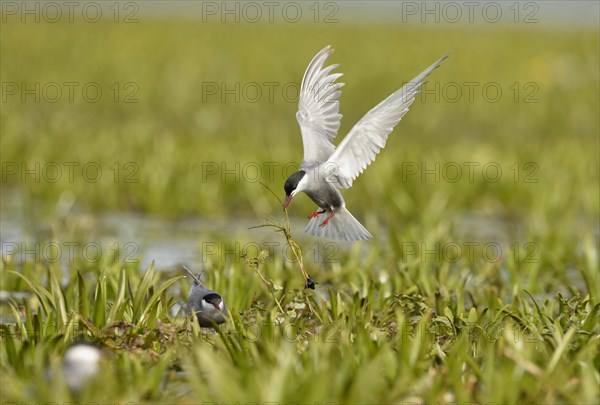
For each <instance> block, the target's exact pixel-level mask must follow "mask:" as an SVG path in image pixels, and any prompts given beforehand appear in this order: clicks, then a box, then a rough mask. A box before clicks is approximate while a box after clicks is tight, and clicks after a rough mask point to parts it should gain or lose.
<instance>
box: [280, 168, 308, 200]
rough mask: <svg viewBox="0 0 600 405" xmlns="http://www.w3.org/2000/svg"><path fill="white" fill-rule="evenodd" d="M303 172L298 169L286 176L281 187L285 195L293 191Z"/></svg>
mask: <svg viewBox="0 0 600 405" xmlns="http://www.w3.org/2000/svg"><path fill="white" fill-rule="evenodd" d="M305 174H306V172H304V171H302V170H300V171H297V172H296V173H294V174H292V175H291V176H290V177H288V179H287V180H286V181H285V184H284V186H283V189H284V190H285V195H290V194H292V191H294V190H295V189H296V187H298V183H300V180H302V178H303V177H304V175H305Z"/></svg>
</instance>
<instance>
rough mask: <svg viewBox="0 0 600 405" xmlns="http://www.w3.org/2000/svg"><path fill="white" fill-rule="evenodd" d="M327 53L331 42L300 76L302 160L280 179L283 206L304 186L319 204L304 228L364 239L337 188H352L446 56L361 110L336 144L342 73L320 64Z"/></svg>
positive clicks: (334, 236)
mask: <svg viewBox="0 0 600 405" xmlns="http://www.w3.org/2000/svg"><path fill="white" fill-rule="evenodd" d="M332 53H333V49H332V48H331V47H330V46H327V47H325V48H323V49H322V50H321V51H320V52H319V53H318V54H317V55H316V56H315V57H314V58H313V60H312V61H311V62H310V63H309V64H308V67H307V68H306V72H305V73H304V77H303V78H302V85H301V86H300V97H299V108H298V112H297V113H296V119H297V120H298V123H299V124H300V131H301V132H302V143H303V144H304V159H303V160H302V164H301V165H300V170H299V171H297V172H296V173H294V174H292V175H291V176H290V177H289V178H288V179H287V181H286V182H285V185H284V189H285V194H286V199H285V203H284V207H285V208H286V209H287V207H288V205H289V204H290V202H291V201H292V198H293V197H294V196H295V195H296V194H298V193H299V192H301V191H303V192H304V193H306V194H308V196H309V197H310V199H311V200H313V201H314V203H315V204H317V205H318V206H319V209H318V210H317V211H316V212H314V213H313V214H311V215H310V216H309V218H310V222H309V223H308V225H307V226H306V229H305V230H304V231H305V232H310V233H311V234H313V235H315V236H319V237H324V238H331V239H340V240H346V241H358V240H366V239H370V238H372V236H371V234H370V233H369V231H367V230H366V229H365V227H364V226H362V224H361V223H360V222H358V220H357V219H356V218H354V217H353V216H352V214H351V213H350V211H348V210H347V209H346V203H345V202H344V198H343V197H342V194H341V193H340V191H339V189H340V188H349V187H351V186H352V182H353V181H354V180H355V179H356V178H357V177H358V175H359V174H361V173H362V172H363V171H364V170H365V169H366V167H367V166H368V165H369V164H370V163H371V162H373V160H375V157H376V156H377V154H378V153H379V151H380V150H381V149H382V148H383V147H385V143H386V141H387V137H388V135H389V133H390V132H392V130H393V129H394V127H395V126H396V124H398V122H400V119H401V118H402V117H403V116H404V114H406V113H407V112H408V108H409V107H410V105H411V104H412V103H413V101H415V97H416V95H417V94H418V93H419V89H420V88H421V86H422V85H423V84H424V83H425V82H424V79H425V77H426V76H427V75H429V73H431V71H432V70H434V69H435V68H436V67H438V66H439V65H440V63H442V61H443V60H444V59H446V56H444V57H443V58H441V59H439V60H438V61H437V62H435V63H434V64H433V65H431V66H429V67H428V68H427V69H425V70H424V71H423V72H421V73H420V74H419V75H418V76H417V77H415V78H414V79H412V80H411V81H410V82H408V83H407V84H406V85H405V86H403V87H402V88H401V89H400V90H398V91H396V92H394V93H393V94H392V95H390V96H389V97H388V98H386V99H385V100H383V101H382V102H381V103H379V104H378V105H377V106H375V107H374V108H373V109H372V110H371V111H369V112H368V113H366V114H365V115H364V116H363V117H362V118H361V119H360V121H358V122H357V123H356V125H354V127H353V128H352V129H351V130H350V132H349V133H348V135H346V137H345V138H344V140H343V141H342V142H341V143H340V144H339V145H338V147H337V148H336V147H335V146H334V145H333V143H332V141H333V139H334V138H335V136H336V134H337V131H338V130H339V128H340V120H341V118H342V115H341V114H339V106H340V105H339V96H340V94H341V90H340V89H341V87H342V86H343V85H344V84H343V83H336V80H337V79H338V78H340V77H341V76H342V74H341V73H332V71H333V70H334V69H336V68H337V67H338V66H339V65H329V66H327V67H324V66H325V62H326V61H327V58H328V57H329V56H330V55H331V54H332Z"/></svg>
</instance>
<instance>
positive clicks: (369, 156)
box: [323, 56, 446, 188]
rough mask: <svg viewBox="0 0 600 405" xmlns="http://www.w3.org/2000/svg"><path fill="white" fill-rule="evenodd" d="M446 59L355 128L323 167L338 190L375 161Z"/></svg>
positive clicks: (361, 120)
mask: <svg viewBox="0 0 600 405" xmlns="http://www.w3.org/2000/svg"><path fill="white" fill-rule="evenodd" d="M444 59H446V56H444V57H443V58H441V59H439V60H438V61H436V62H435V63H434V64H432V65H431V66H429V67H428V68H427V69H425V70H424V71H423V72H421V73H420V74H419V75H418V76H417V77H415V78H414V79H412V80H411V81H410V82H408V83H407V84H406V85H404V86H403V87H402V88H401V89H400V90H398V91H396V92H394V93H393V94H391V95H390V96H389V97H388V98H386V99H385V100H383V101H382V102H381V103H379V104H378V105H377V106H375V107H374V108H373V109H371V110H370V111H369V112H368V113H366V114H365V115H364V116H363V117H362V118H361V119H360V121H358V122H357V123H356V125H354V127H353V128H352V129H351V130H350V132H349V133H348V135H346V137H345V138H344V140H343V141H342V142H341V143H340V145H339V146H338V148H337V149H336V150H335V152H333V154H332V155H331V156H330V157H329V159H328V160H327V161H326V162H325V163H324V165H323V167H324V168H325V170H327V172H328V173H327V179H328V181H329V182H332V183H333V184H335V185H336V186H337V187H340V188H348V187H350V186H352V182H353V181H354V180H355V179H356V178H357V177H358V176H359V175H360V174H361V173H362V172H363V171H364V170H365V169H366V168H367V166H368V165H369V164H370V163H371V162H373V161H374V160H375V158H376V157H377V154H378V153H379V151H380V150H381V149H383V147H384V146H385V143H386V141H387V138H388V135H389V134H390V132H392V130H393V129H394V127H395V126H396V125H397V124H398V122H400V119H402V117H403V116H404V115H405V114H406V113H407V112H408V109H409V107H410V105H411V104H412V103H413V102H414V101H415V97H416V95H417V94H418V93H419V90H420V88H421V86H422V85H423V83H425V82H424V79H425V77H426V76H427V75H429V74H430V73H431V72H432V71H433V70H434V69H435V68H437V67H438V66H439V65H440V64H441V63H442V62H443V61H444Z"/></svg>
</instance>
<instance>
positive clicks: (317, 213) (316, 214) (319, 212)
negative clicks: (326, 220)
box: [308, 210, 325, 219]
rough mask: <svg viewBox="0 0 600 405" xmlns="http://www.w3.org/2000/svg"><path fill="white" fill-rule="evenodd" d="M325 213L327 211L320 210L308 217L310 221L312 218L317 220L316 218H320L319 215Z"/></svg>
mask: <svg viewBox="0 0 600 405" xmlns="http://www.w3.org/2000/svg"><path fill="white" fill-rule="evenodd" d="M324 213H325V211H319V210H317V211H315V212H313V213H312V214H310V215H309V216H308V218H309V219H310V218H315V217H318V216H319V214H324Z"/></svg>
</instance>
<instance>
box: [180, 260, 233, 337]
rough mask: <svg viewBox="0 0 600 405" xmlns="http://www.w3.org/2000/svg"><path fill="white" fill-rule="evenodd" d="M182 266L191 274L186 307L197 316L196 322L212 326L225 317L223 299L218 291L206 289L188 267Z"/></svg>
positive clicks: (223, 320) (204, 326)
mask: <svg viewBox="0 0 600 405" xmlns="http://www.w3.org/2000/svg"><path fill="white" fill-rule="evenodd" d="M183 268H184V269H185V270H186V271H187V272H188V273H189V274H190V276H192V279H193V280H194V281H193V282H192V288H191V289H190V296H189V297H188V307H189V308H190V310H191V311H193V312H194V313H195V314H196V316H197V317H198V323H199V324H200V326H202V327H203V328H211V327H212V328H214V327H215V326H217V325H219V324H222V323H224V322H225V320H226V319H227V307H226V306H225V300H223V297H221V296H220V295H219V294H218V293H216V292H215V291H213V290H210V289H208V288H207V287H206V286H205V285H204V284H202V283H201V282H200V280H199V279H198V277H196V276H195V275H194V273H192V272H191V270H190V269H188V268H187V267H185V266H183Z"/></svg>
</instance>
